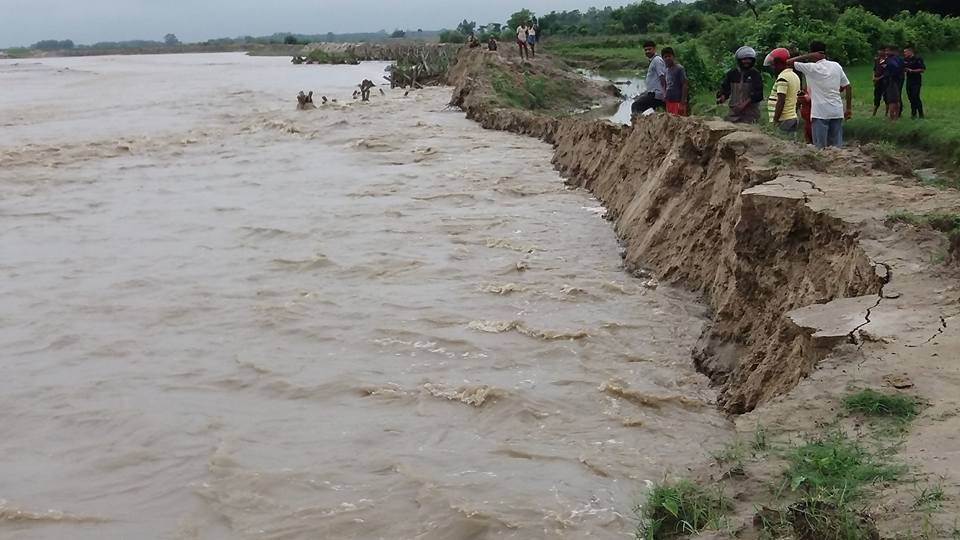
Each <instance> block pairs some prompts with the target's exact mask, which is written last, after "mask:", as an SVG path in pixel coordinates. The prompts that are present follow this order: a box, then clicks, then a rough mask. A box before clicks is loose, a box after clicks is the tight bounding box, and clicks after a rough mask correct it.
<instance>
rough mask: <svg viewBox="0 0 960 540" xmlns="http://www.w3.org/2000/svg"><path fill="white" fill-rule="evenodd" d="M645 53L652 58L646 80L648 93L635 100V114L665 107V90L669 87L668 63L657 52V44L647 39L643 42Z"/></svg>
mask: <svg viewBox="0 0 960 540" xmlns="http://www.w3.org/2000/svg"><path fill="white" fill-rule="evenodd" d="M643 53H644V54H646V55H647V58H649V59H650V67H648V68H647V78H646V80H645V86H646V93H645V94H642V95H641V96H640V97H638V98H637V100H636V101H634V102H633V107H632V110H633V116H638V115H640V114H641V113H643V112H644V111H646V110H647V109H656V108H657V107H663V98H664V92H666V89H667V65H666V64H665V63H664V62H663V58H661V57H660V55H659V54H657V44H656V43H654V42H652V41H647V42H646V43H644V44H643Z"/></svg>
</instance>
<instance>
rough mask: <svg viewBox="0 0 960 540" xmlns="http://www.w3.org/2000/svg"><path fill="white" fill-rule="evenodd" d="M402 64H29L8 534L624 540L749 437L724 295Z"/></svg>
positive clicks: (5, 268)
mask: <svg viewBox="0 0 960 540" xmlns="http://www.w3.org/2000/svg"><path fill="white" fill-rule="evenodd" d="M383 68H384V65H383V64H376V63H371V64H363V65H361V66H346V67H319V66H292V65H290V64H289V62H288V60H287V59H285V58H250V57H246V56H243V55H236V54H227V55H180V56H150V57H135V56H127V57H101V58H77V59H43V60H21V61H10V60H7V61H0V127H2V129H0V273H2V274H0V275H2V280H0V351H2V352H0V354H2V361H3V364H2V365H3V376H2V377H0V478H2V480H0V538H4V539H6V538H11V539H14V538H16V539H21V538H29V539H62V538H70V539H74V540H75V539H84V540H85V539H132V538H137V539H146V538H151V539H152V538H176V539H244V538H251V539H253V538H257V539H317V538H330V539H342V538H343V539H346V538H357V539H380V538H383V539H391V540H396V539H414V538H417V539H436V540H440V539H468V538H470V539H472V538H476V539H482V538H517V539H535V538H558V537H566V538H583V537H591V538H611V539H612V538H625V537H629V535H630V534H631V532H632V529H633V528H634V526H635V522H634V518H633V513H632V508H633V506H634V505H635V504H636V503H637V502H639V501H641V500H642V498H643V495H644V493H645V492H646V490H647V485H648V482H649V481H656V480H659V479H661V478H663V476H664V474H667V473H681V474H682V472H683V471H684V470H685V468H686V467H687V466H688V465H690V464H692V463H695V462H700V461H702V460H703V458H704V456H705V455H706V453H707V452H708V450H709V449H710V448H712V447H715V446H717V445H718V444H719V443H720V441H723V440H726V439H727V437H728V430H729V426H728V425H727V422H726V421H725V420H724V418H723V417H722V416H721V415H719V414H718V413H716V412H715V409H714V406H713V399H714V396H713V393H712V391H711V390H710V388H709V386H708V384H707V383H706V381H705V380H704V379H703V378H702V377H701V376H699V375H697V374H695V373H694V372H693V370H692V368H691V365H690V364H691V362H690V359H689V351H690V348H691V346H692V345H693V342H694V341H695V339H696V337H697V336H698V335H699V333H700V330H701V327H702V325H703V324H704V322H705V316H706V313H705V310H704V308H703V307H702V306H701V305H700V304H698V303H697V302H696V298H695V297H693V296H691V295H689V294H687V293H684V292H683V291H679V290H675V289H672V288H669V287H666V286H660V287H656V286H655V283H653V282H650V281H648V280H646V279H639V278H634V277H631V276H630V275H628V274H626V273H625V272H624V269H623V266H622V263H621V259H620V255H619V248H618V244H617V240H616V237H615V234H614V231H613V230H612V227H611V225H610V224H609V223H608V222H607V221H605V220H604V219H603V217H602V213H603V211H602V208H601V207H600V205H599V203H598V202H597V201H596V200H594V199H592V198H591V197H590V195H589V194H588V193H586V192H582V191H573V190H569V189H567V188H565V186H564V183H563V181H562V179H561V178H560V177H559V176H558V175H557V173H556V172H555V171H554V170H553V168H552V167H551V164H550V159H551V155H552V150H551V148H550V147H549V146H547V145H545V144H543V143H541V142H539V141H537V140H534V139H530V138H522V137H518V136H515V135H511V134H507V133H500V132H491V131H484V130H482V129H481V128H480V127H478V126H477V125H475V124H473V123H471V122H470V121H468V120H466V119H465V118H464V116H463V113H462V112H460V111H456V110H450V109H448V108H447V107H446V103H447V101H448V99H449V91H448V90H446V89H428V90H424V91H417V92H413V93H411V94H410V95H409V96H404V93H403V91H401V90H396V91H391V90H389V89H385V92H386V94H385V95H381V94H380V92H379V91H378V90H376V89H375V90H374V92H373V97H372V101H371V102H370V103H361V102H356V101H354V100H352V99H351V93H352V91H353V88H354V87H355V85H356V84H357V83H359V82H360V80H362V79H363V78H371V79H373V80H375V81H380V80H382V79H381V77H380V75H381V74H382V71H383ZM301 89H313V90H315V91H316V92H318V94H317V95H318V99H317V101H318V102H319V96H320V95H326V96H327V97H329V98H331V99H337V100H338V101H337V103H331V104H329V105H327V106H321V107H320V108H319V109H318V110H315V111H306V112H298V111H296V110H294V109H295V103H296V100H295V99H294V98H295V95H296V93H297V92H298V91H299V90H301Z"/></svg>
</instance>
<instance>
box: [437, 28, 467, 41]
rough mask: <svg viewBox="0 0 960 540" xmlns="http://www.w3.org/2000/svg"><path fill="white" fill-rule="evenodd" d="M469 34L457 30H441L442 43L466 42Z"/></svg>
mask: <svg viewBox="0 0 960 540" xmlns="http://www.w3.org/2000/svg"><path fill="white" fill-rule="evenodd" d="M466 42H467V36H465V35H463V34H461V33H460V32H457V31H456V30H444V31H443V32H440V43H466Z"/></svg>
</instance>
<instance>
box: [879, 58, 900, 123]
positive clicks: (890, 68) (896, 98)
mask: <svg viewBox="0 0 960 540" xmlns="http://www.w3.org/2000/svg"><path fill="white" fill-rule="evenodd" d="M883 68H884V72H885V77H884V78H885V81H886V82H885V83H884V84H885V88H884V93H883V100H884V101H885V102H886V104H887V116H888V117H889V118H890V120H899V119H900V112H901V110H902V108H903V107H902V104H903V97H902V96H903V59H902V58H900V55H898V54H897V48H896V47H887V57H886V58H885V59H884V61H883Z"/></svg>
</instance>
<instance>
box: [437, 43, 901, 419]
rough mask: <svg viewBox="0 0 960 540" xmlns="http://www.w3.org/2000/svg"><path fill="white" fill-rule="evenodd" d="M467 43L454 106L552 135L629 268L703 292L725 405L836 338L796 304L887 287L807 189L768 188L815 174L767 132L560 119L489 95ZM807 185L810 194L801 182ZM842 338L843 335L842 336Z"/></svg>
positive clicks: (742, 403)
mask: <svg viewBox="0 0 960 540" xmlns="http://www.w3.org/2000/svg"><path fill="white" fill-rule="evenodd" d="M490 61H491V60H490V58H489V57H487V58H484V57H483V56H482V55H475V54H472V53H471V52H470V51H466V52H465V53H464V54H463V55H462V56H461V59H460V61H459V62H458V64H457V67H456V68H455V69H454V70H453V72H451V77H450V78H451V82H452V84H454V85H455V86H456V89H455V91H454V98H453V103H454V104H456V105H459V106H461V107H463V108H464V110H465V111H466V113H467V115H468V117H470V118H472V119H475V120H477V121H478V122H480V123H481V124H482V125H483V126H484V127H487V128H491V129H502V130H509V131H513V132H517V133H522V134H527V135H532V136H536V137H540V138H543V139H544V140H546V141H547V142H550V143H552V144H553V145H554V146H555V148H556V153H555V158H554V163H555V165H556V166H557V168H558V169H559V170H560V172H561V173H562V174H563V175H564V176H565V177H566V178H567V179H568V183H570V184H571V185H575V186H579V187H583V188H586V189H588V190H590V191H591V192H593V193H594V194H595V195H596V196H597V197H598V198H599V199H600V200H602V201H603V203H604V204H605V205H606V206H607V207H608V209H609V213H608V215H609V217H610V219H612V220H613V221H614V223H615V224H616V228H617V231H618V233H619V234H620V236H621V238H622V240H623V243H624V245H625V247H626V263H627V267H628V269H631V270H639V269H641V268H647V269H650V270H653V271H654V272H655V273H657V274H658V275H659V276H660V277H661V278H662V279H664V280H667V281H669V282H673V283H678V284H682V285H684V286H686V287H688V288H691V289H694V290H696V291H698V292H700V293H701V294H703V296H704V299H705V301H706V302H707V303H708V304H709V305H710V306H711V307H712V308H713V311H714V316H713V324H712V325H711V326H710V327H709V328H708V329H706V331H705V332H704V335H703V337H702V339H701V344H700V346H699V347H698V349H697V350H696V351H695V352H694V360H695V362H696V365H697V367H698V368H699V369H700V370H701V371H702V372H703V373H705V374H707V375H708V376H709V377H710V378H711V379H712V380H713V381H714V383H716V384H717V385H719V387H720V404H721V406H722V407H723V408H724V409H726V410H727V411H729V412H732V413H742V412H746V411H749V410H752V409H753V408H754V407H756V406H757V405H759V404H761V403H763V402H764V401H766V400H768V399H770V398H772V397H774V396H776V395H778V394H782V393H784V392H787V391H789V390H790V389H792V388H793V387H794V386H796V384H797V383H798V382H799V381H800V380H801V379H802V378H803V377H805V376H807V375H809V374H810V373H811V371H812V370H813V368H814V366H815V364H816V363H817V361H818V360H819V359H821V358H822V357H823V356H824V355H825V354H826V353H827V352H828V351H829V350H830V348H831V345H832V343H833V342H831V340H829V339H828V340H824V339H816V340H815V339H814V338H813V337H812V335H811V334H812V330H810V329H804V328H801V327H799V326H797V325H796V324H795V323H793V322H792V321H791V320H790V319H789V318H788V317H786V314H787V313H788V312H789V311H791V310H794V309H797V308H801V307H804V306H808V305H811V304H821V303H826V302H829V301H831V300H834V299H837V298H844V297H857V296H866V295H878V298H879V294H880V293H881V289H882V287H883V285H884V283H885V281H886V279H887V274H886V272H885V270H884V269H883V268H882V267H880V268H878V267H877V266H876V265H875V264H874V263H873V262H872V261H871V260H870V258H869V257H868V256H867V255H866V254H865V252H864V250H863V249H862V248H861V246H860V244H859V243H858V241H857V234H856V232H855V231H854V230H853V229H852V228H851V227H850V226H848V224H846V223H845V222H843V221H841V220H840V219H837V218H834V217H831V216H829V215H828V214H826V213H821V212H818V211H815V210H813V209H811V208H810V207H809V206H808V205H807V204H806V203H807V201H806V198H805V197H783V196H781V195H778V194H766V193H765V192H764V190H763V189H759V190H757V189H751V188H755V187H757V186H761V185H765V186H769V185H771V184H772V185H780V186H783V185H787V184H791V183H792V184H798V185H800V186H803V189H810V190H815V189H816V185H815V180H810V179H804V178H800V179H799V180H798V178H797V177H795V176H785V175H781V174H780V173H779V172H778V170H777V168H776V167H774V166H771V165H770V164H769V162H770V158H771V156H774V155H778V154H780V153H783V152H784V151H785V149H784V148H782V147H780V146H779V143H778V142H777V141H775V140H773V139H771V138H770V137H767V136H764V135H762V134H759V133H756V132H752V131H750V130H745V129H741V128H738V127H736V126H734V125H732V124H728V123H724V122H709V121H704V120H700V119H690V118H679V117H671V116H666V115H657V116H653V117H649V118H644V119H641V120H640V121H639V122H638V123H637V124H636V125H635V126H633V127H630V126H615V125H612V124H610V123H609V122H605V121H590V120H579V119H569V118H567V119H554V118H549V117H546V116H543V115H537V114H533V113H530V112H525V111H517V110H511V109H500V108H496V107H493V106H491V104H490V100H489V99H488V98H489V88H488V86H489V84H488V82H487V81H485V80H484V76H483V73H484V69H485V68H484V65H485V64H486V63H488V62H490ZM798 190H799V191H798V192H802V190H801V189H800V188H798ZM836 339H842V338H835V340H836Z"/></svg>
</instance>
